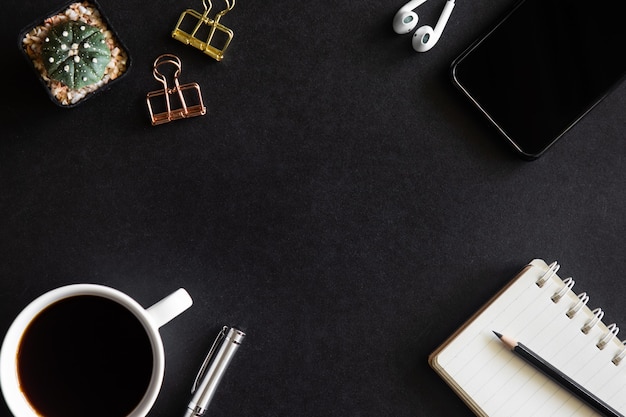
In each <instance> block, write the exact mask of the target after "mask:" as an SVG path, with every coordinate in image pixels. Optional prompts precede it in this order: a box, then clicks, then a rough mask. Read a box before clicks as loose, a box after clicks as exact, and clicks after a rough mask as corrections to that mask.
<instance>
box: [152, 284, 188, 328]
mask: <svg viewBox="0 0 626 417" xmlns="http://www.w3.org/2000/svg"><path fill="white" fill-rule="evenodd" d="M192 304H193V300H192V299H191V296H190V295H189V293H188V292H187V291H186V290H185V289H184V288H179V289H178V290H176V291H174V292H173V293H171V294H170V295H168V296H167V297H165V298H164V299H162V300H161V301H157V302H156V303H155V304H154V305H152V306H151V307H148V309H147V310H146V311H147V312H148V315H149V316H150V317H151V318H152V321H153V322H154V324H155V325H156V326H157V327H161V326H163V325H165V324H167V323H168V322H169V321H170V320H172V319H173V318H174V317H176V316H178V315H179V314H180V313H182V312H183V311H185V310H187V309H188V308H189V307H191V305H192Z"/></svg>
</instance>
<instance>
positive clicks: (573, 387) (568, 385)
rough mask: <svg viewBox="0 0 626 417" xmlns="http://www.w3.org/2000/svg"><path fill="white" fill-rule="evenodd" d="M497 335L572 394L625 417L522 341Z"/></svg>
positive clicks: (608, 414) (611, 415)
mask: <svg viewBox="0 0 626 417" xmlns="http://www.w3.org/2000/svg"><path fill="white" fill-rule="evenodd" d="M494 333H495V335H496V336H498V338H499V339H500V340H501V341H502V343H504V344H505V345H506V346H507V347H508V348H509V349H510V350H512V351H513V352H514V353H515V354H517V355H518V356H519V357H520V358H522V359H524V360H525V361H526V362H528V363H529V364H531V365H532V366H534V367H535V368H536V369H538V370H539V371H541V372H542V373H543V374H545V375H546V376H548V377H550V378H552V380H553V381H555V382H556V383H558V384H559V385H561V386H562V387H563V388H565V389H567V390H569V391H570V392H571V393H572V394H574V395H576V396H577V397H578V398H580V399H581V400H583V401H584V402H585V403H587V404H588V405H589V406H591V407H593V408H594V409H595V410H596V411H598V412H599V413H600V414H602V415H603V416H606V417H624V416H623V415H622V414H620V413H619V412H618V411H617V410H615V409H614V408H612V407H611V406H609V405H608V404H607V403H605V402H604V401H602V400H601V399H600V398H598V397H596V396H595V395H593V394H592V393H591V392H589V391H587V390H586V389H585V388H584V387H583V386H582V385H580V384H578V383H577V382H576V381H574V380H573V379H571V378H570V377H568V376H567V375H565V374H564V373H563V372H561V371H559V370H558V369H556V368H555V367H554V366H552V365H550V363H548V362H547V361H546V360H545V359H543V358H541V357H540V356H539V355H537V354H536V353H535V352H533V351H532V350H530V349H528V348H527V347H526V346H524V345H523V344H522V343H519V342H518V341H516V340H513V339H511V338H510V337H507V336H503V335H501V334H500V333H498V332H495V331H494Z"/></svg>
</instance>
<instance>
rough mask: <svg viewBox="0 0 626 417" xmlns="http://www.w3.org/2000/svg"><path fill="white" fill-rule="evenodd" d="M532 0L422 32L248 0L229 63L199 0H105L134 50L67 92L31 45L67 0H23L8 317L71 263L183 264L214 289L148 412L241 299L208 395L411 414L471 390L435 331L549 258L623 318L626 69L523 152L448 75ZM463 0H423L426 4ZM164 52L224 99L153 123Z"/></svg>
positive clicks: (483, 3)
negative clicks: (93, 84)
mask: <svg viewBox="0 0 626 417" xmlns="http://www.w3.org/2000/svg"><path fill="white" fill-rule="evenodd" d="M214 3H215V7H216V8H220V7H221V6H222V3H220V2H219V1H215V2H214ZM512 3H513V0H506V1H505V0H500V1H497V0H475V1H459V2H458V4H457V6H456V8H455V10H454V12H453V14H452V17H451V20H450V22H449V24H448V27H447V29H446V31H445V32H444V36H443V37H442V39H441V40H440V42H439V43H438V45H437V46H436V47H435V48H434V49H432V50H431V51H430V52H428V53H427V54H417V53H415V52H413V50H412V49H411V42H410V36H409V35H407V36H399V35H395V34H394V33H393V31H392V29H391V19H392V17H393V15H394V14H395V12H396V11H397V9H398V8H399V7H400V6H402V2H397V1H390V0H385V1H360V2H357V1H344V2H334V3H333V2H327V4H319V3H318V4H315V3H314V2H292V1H284V0H278V1H273V2H261V1H246V0H240V1H239V2H238V3H237V5H236V6H235V8H234V10H233V11H232V12H231V13H229V14H227V15H226V17H225V18H224V20H223V23H224V24H225V25H226V26H229V27H231V28H232V29H233V30H234V32H235V38H234V40H233V42H232V44H231V46H230V48H229V49H228V51H227V53H226V57H225V58H224V61H222V62H220V63H217V62H215V61H213V60H212V59H211V58H209V57H206V56H204V55H203V54H202V53H200V52H199V51H196V50H195V49H193V48H191V47H186V46H184V45H182V44H181V43H179V42H177V41H174V40H172V39H171V38H170V36H169V34H170V32H171V30H172V29H173V27H174V25H175V24H176V21H177V19H178V16H179V14H180V13H181V12H182V11H183V10H184V9H185V8H187V7H191V8H195V9H201V7H202V5H201V2H200V1H199V0H198V1H192V0H187V1H184V2H169V1H163V0H155V1H152V2H145V1H136V0H124V1H122V0H100V5H101V7H102V9H103V11H104V12H105V14H106V15H107V17H108V19H109V21H110V22H111V23H112V25H113V26H114V28H115V29H116V31H117V32H118V34H119V36H120V37H121V38H122V40H123V41H124V42H125V43H126V45H127V47H128V49H129V51H130V54H131V56H132V59H133V67H132V69H131V72H130V73H129V74H128V76H127V77H126V78H124V79H123V80H122V81H120V83H119V84H117V85H116V86H114V87H113V88H111V89H110V90H109V91H105V92H103V93H102V94H99V95H97V96H96V97H93V98H92V99H90V100H88V101H86V102H84V103H83V104H82V105H80V106H79V107H77V108H75V109H72V110H67V109H60V108H58V107H56V106H55V105H54V104H53V103H52V102H51V101H50V100H49V98H48V97H47V95H46V93H45V91H44V89H43V88H42V87H41V85H40V84H39V83H38V82H37V80H36V77H35V75H34V73H33V72H32V70H31V69H30V68H29V67H28V65H27V63H26V61H25V60H24V59H23V57H22V56H20V52H19V50H18V48H17V47H16V43H17V36H18V33H19V32H20V31H21V29H22V28H24V27H25V26H26V25H28V24H29V23H31V22H33V21H34V20H35V19H37V18H38V17H39V16H42V15H43V14H45V13H46V12H48V11H50V10H51V9H55V8H56V7H57V6H60V5H61V3H58V4H57V3H51V2H49V1H45V0H32V1H28V2H24V1H22V0H19V1H18V0H5V1H4V3H3V13H2V14H1V15H0V40H1V42H2V44H3V45H4V47H3V49H2V50H3V59H2V62H3V63H2V74H3V79H4V86H5V89H4V99H3V100H2V104H0V106H1V107H0V114H1V116H0V117H1V118H2V124H1V127H0V128H1V131H2V135H1V139H0V331H1V333H4V332H5V331H6V329H8V327H9V325H10V323H11V321H12V319H13V318H14V317H15V315H17V313H18V312H19V311H20V310H21V309H22V308H23V307H24V306H25V305H26V304H27V303H28V302H30V301H31V300H32V299H33V298H35V297H36V296H38V295H40V294H41V293H43V292H45V291H47V290H49V289H51V288H54V287H57V286H60V285H64V284H68V283H74V282H95V283H101V284H106V285H110V286H113V287H115V288H118V289H120V290H122V291H125V292H127V293H128V294H130V295H131V296H133V297H135V298H136V299H137V300H138V301H139V302H140V303H141V304H142V305H144V306H146V307H147V306H149V305H151V304H152V303H154V302H155V301H157V300H159V299H160V298H161V297H163V296H164V295H166V294H167V293H169V292H171V291H173V290H175V289H176V288H178V287H181V286H182V287H184V288H186V289H187V290H188V291H189V292H190V293H191V295H192V297H193V298H194V301H195V305H194V306H193V307H192V308H191V309H190V310H188V311H187V312H186V313H184V314H183V315H182V316H180V317H179V318H177V319H175V320H174V321H173V322H172V323H170V324H169V325H167V326H166V327H164V328H163V329H162V335H163V339H164V344H165V349H166V354H167V370H166V375H165V381H164V385H163V389H162V391H161V395H160V397H159V399H158V401H157V403H156V405H155V407H154V409H153V412H151V414H150V417H164V416H176V415H181V414H182V412H183V410H184V408H185V405H186V402H187V400H188V398H189V389H190V386H191V383H192V381H193V379H194V377H195V373H196V371H197V368H198V366H199V365H200V363H201V361H202V359H203V357H204V355H205V353H206V351H207V350H208V349H209V347H210V345H211V342H212V340H213V338H214V336H215V333H216V332H217V331H218V330H219V328H220V327H221V326H222V325H224V324H228V325H233V326H238V327H240V328H242V329H243V330H245V331H246V332H247V333H248V336H247V338H246V340H245V341H244V344H243V345H242V347H241V349H240V350H239V353H238V354H237V356H236V357H235V360H234V361H233V364H232V365H231V369H230V370H229V371H228V373H227V374H226V377H225V378H224V381H223V384H222V386H221V387H220V389H219V391H218V393H217V395H216V398H215V400H214V402H213V404H212V405H211V410H210V413H211V415H215V416H219V415H222V416H224V415H230V416H300V417H306V416H316V417H317V416H344V415H349V416H355V417H356V416H372V417H378V416H394V417H405V416H407V417H408V416H441V415H456V416H470V415H471V413H470V411H469V410H468V409H467V408H466V407H465V406H464V405H463V403H462V402H461V401H460V400H459V399H458V398H457V397H456V396H455V394H453V392H452V391H451V390H450V389H449V388H448V387H447V386H446V385H445V384H444V383H443V382H442V381H441V380H440V379H439V378H438V377H437V375H436V374H435V373H434V372H433V371H432V370H430V368H429V367H428V364H427V356H428V354H429V353H430V352H431V351H432V350H434V349H435V348H436V347H437V346H438V344H439V343H441V342H442V341H443V340H444V339H445V338H446V337H447V336H448V335H449V334H450V333H451V332H453V331H454V330H455V329H456V328H457V327H458V326H459V325H461V324H462V322H463V321H464V320H465V319H466V318H467V317H468V316H469V315H471V314H472V313H473V312H474V311H475V310H476V309H477V308H478V307H479V306H480V305H481V304H483V303H484V302H485V301H486V300H487V299H488V298H489V297H491V296H492V295H493V294H494V292H496V291H497V290H498V289H500V288H501V287H502V286H503V285H504V284H505V283H506V282H507V281H508V280H509V279H511V278H512V277H513V275H514V274H515V273H516V272H517V271H518V270H519V269H521V268H522V266H523V265H524V264H525V263H526V262H528V261H529V260H531V259H532V258H535V257H541V258H544V259H545V260H546V261H548V262H550V261H552V260H555V259H557V260H559V261H560V263H561V264H563V267H562V269H561V275H563V276H568V275H573V276H574V278H575V279H576V280H577V286H576V289H577V290H578V291H583V290H587V291H588V292H589V293H590V295H591V301H590V306H592V307H597V306H602V307H603V308H605V310H606V311H607V315H606V316H605V319H606V321H608V322H612V321H617V322H618V324H619V323H622V324H623V325H626V307H624V303H623V298H624V292H625V290H626V280H624V277H623V274H624V271H626V255H625V251H624V246H625V245H624V241H623V238H624V232H626V222H625V216H624V214H625V213H624V203H626V170H625V169H624V168H625V162H626V149H625V147H624V141H623V136H624V128H625V127H626V117H625V112H624V108H625V104H626V103H625V101H626V85H622V86H621V87H619V88H618V89H617V90H615V91H614V92H613V93H612V94H611V95H610V96H609V97H608V98H607V99H606V100H605V101H604V102H602V103H601V104H600V105H599V106H598V107H596V108H595V109H594V110H593V111H592V112H591V113H590V114H589V115H588V116H587V117H586V118H585V119H584V120H583V121H582V122H581V123H579V124H578V125H577V126H576V127H575V128H574V129H573V130H572V131H571V132H569V133H568V134H566V136H565V137H564V138H563V139H562V140H561V141H560V142H559V143H557V144H556V145H555V146H554V147H553V148H552V149H551V150H550V151H548V152H547V153H546V154H545V155H544V156H543V157H542V158H540V159H539V160H537V161H534V162H524V161H522V160H520V159H519V158H517V157H516V156H515V155H514V154H513V152H512V151H511V150H510V149H509V148H508V146H507V145H506V144H505V143H504V141H503V140H502V139H500V138H499V137H498V135H497V134H496V133H495V131H494V130H492V129H491V127H489V126H488V125H487V124H486V123H485V122H484V121H483V120H482V119H481V116H480V115H479V114H478V113H477V112H476V111H474V110H473V109H472V108H471V107H470V105H469V104H468V103H467V102H466V101H465V99H464V98H463V97H461V96H460V94H459V93H458V92H457V91H456V90H454V88H453V87H452V85H451V83H450V81H449V78H448V67H449V65H450V63H451V61H452V60H453V59H454V57H456V56H457V55H458V54H459V53H460V52H461V51H462V50H463V49H464V48H465V47H466V46H467V45H468V44H469V43H470V42H471V41H472V40H473V39H474V38H475V37H476V36H478V35H479V34H480V33H482V32H483V31H484V30H485V29H487V28H488V27H489V26H490V25H491V24H492V23H494V22H495V20H496V19H497V18H498V17H499V16H500V15H501V13H502V12H503V11H505V10H506V9H507V8H508V7H509V6H510V5H511V4H512ZM442 7H443V1H441V2H439V1H431V2H428V3H426V4H424V5H423V6H422V7H420V18H421V23H424V24H434V23H435V21H436V19H437V16H438V15H439V12H440V9H441V8H442ZM590 7H591V6H590ZM166 52H169V53H174V54H176V55H178V56H179V57H180V58H181V59H182V61H183V72H182V75H181V82H198V83H199V84H200V85H201V87H202V90H203V95H204V99H205V102H206V105H207V107H208V114H207V115H206V116H204V117H201V118H194V119H190V120H181V121H177V122H172V123H170V124H167V125H163V126H157V127H152V126H151V125H150V122H149V117H148V113H147V108H146V105H145V96H146V93H147V92H148V91H152V90H156V89H158V88H159V84H158V83H157V82H156V81H155V80H154V78H153V77H152V73H151V71H152V62H153V61H154V59H155V58H156V57H157V56H158V55H160V54H162V53H166ZM0 414H1V415H5V414H8V410H7V409H6V405H4V402H2V404H1V405H0Z"/></svg>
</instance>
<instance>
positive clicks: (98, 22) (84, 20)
mask: <svg viewBox="0 0 626 417" xmlns="http://www.w3.org/2000/svg"><path fill="white" fill-rule="evenodd" d="M20 47H21V49H22V52H24V55H25V56H26V58H27V59H28V61H29V62H30V63H31V64H32V66H33V69H34V70H35V71H36V72H37V74H38V75H39V80H40V81H41V83H42V84H43V85H44V86H45V87H46V88H47V91H48V94H49V95H50V98H51V99H52V101H53V102H54V103H56V104H58V105H59V106H61V107H74V106H76V105H78V104H80V103H81V102H82V101H83V100H84V99H86V98H87V97H91V96H93V94H94V93H96V92H99V91H102V90H103V88H104V87H109V86H110V85H111V84H112V82H114V81H118V80H119V79H120V78H121V77H122V76H123V75H125V74H126V73H127V71H128V69H129V67H130V57H129V55H128V53H127V52H126V48H125V47H124V46H123V44H122V43H121V41H120V40H119V38H118V37H117V35H116V34H115V32H114V31H113V29H112V28H111V26H110V24H109V23H108V22H107V21H106V19H105V18H104V16H103V15H102V13H101V12H100V8H99V6H98V4H97V3H96V1H95V0H89V1H83V2H75V1H73V2H70V3H68V4H67V5H65V6H63V7H62V8H61V9H57V11H55V12H53V13H51V14H49V15H47V16H45V17H43V18H42V19H41V20H39V22H38V23H35V24H33V25H30V26H27V27H26V28H24V29H23V31H22V32H21V33H20Z"/></svg>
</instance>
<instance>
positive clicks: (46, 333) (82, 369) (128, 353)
mask: <svg viewBox="0 0 626 417" xmlns="http://www.w3.org/2000/svg"><path fill="white" fill-rule="evenodd" d="M152 359H153V356H152V348H151V344H150V340H149V338H148V335H147V334H146V331H145V329H144V327H143V326H142V324H141V323H140V322H139V320H138V319H137V318H136V317H135V316H134V315H133V314H132V313H131V312H129V311H128V310H127V309H126V308H124V307H122V306H121V305H119V304H118V303H116V302H114V301H111V300H109V299H107V298H103V297H97V296H76V297H71V298H66V299H64V300H61V301H58V302H57V303H55V304H53V305H51V306H49V307H47V308H46V309H45V310H44V311H42V312H41V313H40V314H39V315H38V316H37V317H36V318H35V319H34V320H33V322H32V323H31V324H30V325H29V327H28V328H27V329H26V332H25V333H24V335H23V337H22V340H21V342H20V348H19V352H18V357H17V360H18V376H19V380H20V385H21V389H22V391H23V392H24V394H25V395H26V397H27V398H28V400H29V402H30V403H31V405H32V406H33V407H34V408H35V409H36V410H37V411H38V412H39V413H40V414H41V415H42V416H44V417H85V416H90V417H123V416H126V415H128V414H129V413H130V412H131V411H132V410H133V408H135V406H136V405H137V404H139V402H140V400H141V399H142V397H143V395H144V393H145V392H146V389H147V387H148V385H149V382H150V376H151V374H152Z"/></svg>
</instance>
